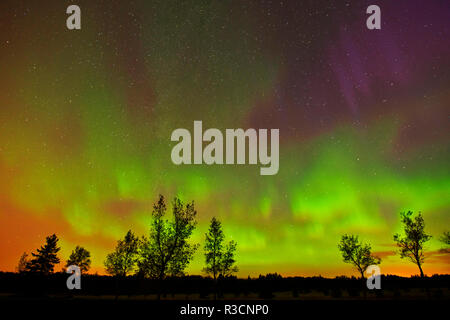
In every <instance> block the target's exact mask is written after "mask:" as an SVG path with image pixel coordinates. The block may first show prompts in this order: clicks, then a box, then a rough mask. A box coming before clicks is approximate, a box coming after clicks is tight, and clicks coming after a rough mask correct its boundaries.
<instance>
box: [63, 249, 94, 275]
mask: <svg viewBox="0 0 450 320" xmlns="http://www.w3.org/2000/svg"><path fill="white" fill-rule="evenodd" d="M90 257H91V254H90V252H89V251H87V250H86V249H85V248H83V247H80V246H76V247H75V249H74V250H73V251H72V253H71V254H70V257H69V259H68V260H67V262H66V267H68V266H71V265H76V266H78V267H79V268H80V270H81V272H87V271H88V270H89V268H90V267H91V259H90Z"/></svg>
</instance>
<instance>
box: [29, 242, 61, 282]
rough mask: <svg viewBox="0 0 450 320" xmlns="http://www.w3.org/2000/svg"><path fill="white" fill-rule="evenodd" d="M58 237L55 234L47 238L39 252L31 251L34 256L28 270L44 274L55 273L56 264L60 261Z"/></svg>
mask: <svg viewBox="0 0 450 320" xmlns="http://www.w3.org/2000/svg"><path fill="white" fill-rule="evenodd" d="M58 240H59V239H58V237H57V236H56V235H55V234H52V235H51V236H48V237H47V238H46V239H45V244H44V245H43V246H41V247H40V248H39V249H37V250H36V251H37V253H31V255H32V256H33V257H34V258H33V259H31V260H30V261H29V262H28V263H27V266H26V270H27V271H30V272H38V273H43V274H49V273H53V271H54V267H55V264H58V263H59V261H60V260H59V258H58V255H57V254H58V252H59V250H60V249H61V248H59V247H58Z"/></svg>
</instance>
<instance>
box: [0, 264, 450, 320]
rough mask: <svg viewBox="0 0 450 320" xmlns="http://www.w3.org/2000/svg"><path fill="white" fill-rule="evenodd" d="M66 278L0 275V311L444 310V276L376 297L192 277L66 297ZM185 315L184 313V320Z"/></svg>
mask: <svg viewBox="0 0 450 320" xmlns="http://www.w3.org/2000/svg"><path fill="white" fill-rule="evenodd" d="M67 278H68V275H67V274H64V273H57V274H53V275H50V276H39V275H35V274H16V273H0V304H1V308H2V310H6V309H8V308H10V309H12V310H14V312H19V313H20V314H25V313H31V314H36V313H46V312H48V311H49V312H55V313H56V312H60V311H56V310H61V312H63V313H67V312H71V313H74V314H78V313H84V312H88V313H89V314H91V315H95V314H97V315H99V316H102V318H103V317H105V316H111V317H113V318H116V317H118V316H119V315H123V314H125V315H126V316H131V315H134V314H145V315H146V316H145V317H146V318H148V319H163V318H164V319H229V318H230V319H232V318H236V317H237V318H240V319H301V318H305V317H307V315H311V314H313V315H316V316H321V317H323V316H333V317H335V316H337V315H344V316H346V317H348V318H354V317H355V318H356V317H361V316H364V317H365V318H367V317H369V318H372V317H373V318H380V317H382V316H385V315H386V316H387V315H389V317H392V316H396V317H400V318H406V317H413V318H416V317H417V316H418V315H419V313H425V314H435V313H436V312H444V311H445V310H446V309H447V305H448V303H449V302H450V292H449V287H450V286H449V284H450V276H448V275H436V276H433V277H427V278H424V279H421V278H417V277H413V278H402V277H397V276H383V277H382V279H381V288H382V289H381V290H368V289H367V288H366V287H365V282H362V281H361V280H359V279H355V278H344V277H341V278H334V279H327V278H321V277H314V278H300V277H295V278H282V277H280V276H278V275H268V276H261V277H259V278H257V279H236V278H230V279H222V280H220V281H219V282H218V284H217V289H216V287H215V285H214V281H213V280H212V279H209V278H203V277H199V276H189V277H184V278H172V279H166V280H164V281H162V282H159V281H156V280H149V279H140V278H137V277H128V278H126V279H116V278H112V277H107V276H97V275H83V276H82V280H81V289H80V290H68V289H67V287H66V280H67ZM215 292H216V293H217V299H216V300H215V299H214V297H215ZM262 306H265V307H264V308H265V309H264V310H265V312H263V309H262ZM206 308H210V310H213V309H212V308H214V312H213V313H212V314H208V315H207V314H192V312H191V311H192V310H194V311H196V312H202V310H207V309H206ZM188 309H189V310H191V311H189V312H190V313H189V314H185V313H187V312H188V311H187V310H188ZM53 310H54V311H53ZM121 317H122V316H121ZM308 318H310V316H308Z"/></svg>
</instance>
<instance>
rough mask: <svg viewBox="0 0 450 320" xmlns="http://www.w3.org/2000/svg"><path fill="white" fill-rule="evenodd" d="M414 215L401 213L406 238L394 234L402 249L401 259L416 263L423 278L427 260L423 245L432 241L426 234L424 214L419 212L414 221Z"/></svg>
mask: <svg viewBox="0 0 450 320" xmlns="http://www.w3.org/2000/svg"><path fill="white" fill-rule="evenodd" d="M412 215H413V213H412V211H408V212H406V213H405V212H402V213H400V217H401V221H402V223H403V229H404V232H405V236H404V237H402V236H401V235H400V234H398V233H396V234H394V241H395V242H396V243H397V246H398V247H399V248H400V258H402V259H403V258H408V259H409V260H410V261H411V262H412V263H415V264H416V265H417V266H418V267H419V270H420V276H421V277H422V278H423V277H424V273H423V270H422V264H423V263H424V260H425V256H424V254H423V245H424V243H425V242H427V241H428V240H430V239H431V235H428V234H426V233H425V221H424V219H423V217H422V214H421V213H420V212H419V213H418V215H417V216H416V217H414V219H413V218H412Z"/></svg>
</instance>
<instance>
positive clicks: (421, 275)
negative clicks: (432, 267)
mask: <svg viewBox="0 0 450 320" xmlns="http://www.w3.org/2000/svg"><path fill="white" fill-rule="evenodd" d="M417 265H418V266H419V270H420V277H421V278H424V277H425V275H424V274H423V270H422V266H421V265H420V262H417Z"/></svg>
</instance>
